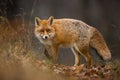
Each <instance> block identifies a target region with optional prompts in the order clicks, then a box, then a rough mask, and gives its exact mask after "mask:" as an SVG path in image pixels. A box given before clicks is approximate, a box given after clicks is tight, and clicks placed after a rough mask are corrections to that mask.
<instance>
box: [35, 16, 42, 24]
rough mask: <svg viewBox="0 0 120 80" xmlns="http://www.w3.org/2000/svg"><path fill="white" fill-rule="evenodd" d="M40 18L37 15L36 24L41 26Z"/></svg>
mask: <svg viewBox="0 0 120 80" xmlns="http://www.w3.org/2000/svg"><path fill="white" fill-rule="evenodd" d="M40 22H41V20H40V18H39V17H35V26H40Z"/></svg>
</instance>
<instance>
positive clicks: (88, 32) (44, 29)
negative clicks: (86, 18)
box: [34, 16, 111, 66]
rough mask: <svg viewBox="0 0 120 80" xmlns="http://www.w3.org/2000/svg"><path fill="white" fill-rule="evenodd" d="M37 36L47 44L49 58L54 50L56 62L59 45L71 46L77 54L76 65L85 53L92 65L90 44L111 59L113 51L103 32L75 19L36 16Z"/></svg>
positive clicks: (46, 51) (105, 58)
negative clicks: (42, 18) (50, 52)
mask: <svg viewBox="0 0 120 80" xmlns="http://www.w3.org/2000/svg"><path fill="white" fill-rule="evenodd" d="M34 33H35V36H36V37H37V38H38V39H39V40H40V42H41V43H42V44H44V45H45V54H46V56H47V57H48V58H50V55H49V54H48V53H49V51H50V50H52V53H53V55H52V61H53V62H56V60H57V56H58V49H59V47H69V48H71V50H72V51H73V53H74V56H75V64H74V65H75V66H77V65H80V55H83V56H84V57H85V59H86V61H87V62H88V65H89V66H91V64H92V58H91V56H90V54H89V45H90V46H92V47H93V48H95V49H96V50H97V52H98V53H99V55H100V56H102V58H103V59H104V60H110V59H111V52H110V50H109V48H108V47H107V45H106V43H105V41H104V39H103V37H102V35H101V33H100V32H99V31H98V30H97V29H96V28H94V27H92V26H90V25H87V24H86V23H84V22H82V21H80V20H75V19H68V18H63V19H54V18H53V16H51V17H49V19H48V20H41V19H40V18H39V17H35V31H34Z"/></svg>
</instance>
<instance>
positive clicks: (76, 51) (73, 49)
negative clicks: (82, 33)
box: [71, 46, 80, 66]
mask: <svg viewBox="0 0 120 80" xmlns="http://www.w3.org/2000/svg"><path fill="white" fill-rule="evenodd" d="M71 50H72V52H73V54H74V56H75V64H74V66H77V65H80V52H79V51H78V50H77V49H76V47H75V46H74V47H72V48H71Z"/></svg>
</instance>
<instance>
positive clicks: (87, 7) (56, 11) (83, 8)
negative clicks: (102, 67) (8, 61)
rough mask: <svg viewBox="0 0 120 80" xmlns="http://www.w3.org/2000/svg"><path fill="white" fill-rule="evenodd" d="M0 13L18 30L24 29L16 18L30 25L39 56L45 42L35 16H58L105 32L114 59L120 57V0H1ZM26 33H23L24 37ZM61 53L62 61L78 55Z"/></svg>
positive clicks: (33, 47)
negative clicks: (38, 35)
mask: <svg viewBox="0 0 120 80" xmlns="http://www.w3.org/2000/svg"><path fill="white" fill-rule="evenodd" d="M0 16H2V17H5V18H7V20H8V21H9V22H10V24H11V25H13V26H11V27H13V28H14V29H15V30H16V29H19V28H20V26H16V25H19V24H18V23H16V25H14V24H15V23H14V21H16V20H19V21H21V23H22V25H25V26H26V28H27V31H26V32H27V33H28V34H29V35H30V36H29V37H30V38H29V40H28V41H30V42H31V44H30V45H28V47H30V48H31V49H32V50H34V51H35V53H36V54H38V56H39V57H40V56H41V55H42V56H43V55H44V54H42V51H43V45H42V44H40V42H39V41H38V40H37V39H36V38H35V37H34V33H33V32H34V18H35V16H38V17H40V18H41V19H47V18H48V17H49V16H54V18H74V19H79V20H82V21H84V22H86V23H87V24H89V25H91V26H94V27H96V28H97V29H98V30H99V31H100V32H101V33H102V35H103V36H104V39H105V40H106V43H107V44H108V47H109V48H110V51H111V53H112V56H113V59H119V57H120V0H0ZM2 21H4V20H2V18H0V23H2ZM16 27H17V28H16ZM10 33H12V32H10ZM18 34H21V32H20V33H18ZM23 35H24V34H21V37H23ZM8 37H9V36H8ZM24 38H27V37H25V36H24ZM28 41H27V42H28ZM65 50H66V51H65ZM92 52H93V53H95V51H92ZM60 53H61V54H59V59H58V61H59V62H60V63H64V64H73V63H74V61H73V60H74V56H73V54H72V53H71V51H70V50H69V49H60ZM68 55H69V56H68ZM63 56H64V57H63ZM95 57H96V56H95ZM68 62H70V63H68Z"/></svg>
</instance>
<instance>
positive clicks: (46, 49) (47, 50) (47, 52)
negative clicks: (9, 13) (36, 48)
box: [44, 46, 52, 60]
mask: <svg viewBox="0 0 120 80" xmlns="http://www.w3.org/2000/svg"><path fill="white" fill-rule="evenodd" d="M50 50H51V47H50V46H45V50H44V54H45V56H46V57H47V58H48V59H49V60H51V59H52V56H51V55H50Z"/></svg>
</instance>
